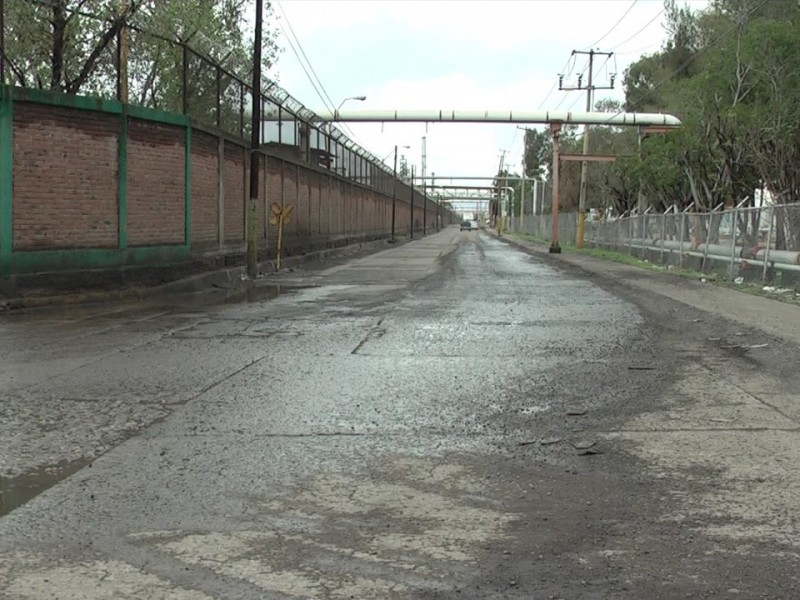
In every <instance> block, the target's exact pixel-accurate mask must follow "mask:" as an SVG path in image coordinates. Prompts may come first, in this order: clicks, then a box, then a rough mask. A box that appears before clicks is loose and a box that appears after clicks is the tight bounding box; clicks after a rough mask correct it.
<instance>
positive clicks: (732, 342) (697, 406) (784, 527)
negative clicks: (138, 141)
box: [0, 228, 800, 600]
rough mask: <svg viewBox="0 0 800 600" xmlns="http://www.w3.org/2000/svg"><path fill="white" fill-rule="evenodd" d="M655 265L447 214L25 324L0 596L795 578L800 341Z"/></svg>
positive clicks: (427, 591) (756, 593)
mask: <svg viewBox="0 0 800 600" xmlns="http://www.w3.org/2000/svg"><path fill="white" fill-rule="evenodd" d="M648 277H651V278H652V277H654V275H653V274H649V273H641V274H640V275H637V274H636V273H635V272H633V271H625V273H624V274H623V275H621V276H619V277H616V278H614V279H613V280H612V279H606V278H600V277H596V276H590V275H587V274H586V273H585V272H582V271H578V270H576V269H575V268H574V267H572V266H570V265H568V264H566V263H558V262H548V260H547V259H546V258H542V257H538V256H531V255H530V254H527V253H525V252H523V251H520V250H519V249H517V248H515V247H512V246H509V245H508V244H506V243H505V242H504V241H502V240H499V239H497V238H495V237H493V236H490V235H488V234H486V233H485V232H459V231H458V229H457V228H449V229H447V230H445V231H443V232H441V233H438V234H435V235H432V236H429V237H427V238H424V239H422V240H417V241H414V242H412V243H409V244H405V245H403V246H400V247H397V248H391V249H389V250H387V251H385V252H381V253H378V254H376V255H373V256H369V257H363V258H358V259H353V260H348V261H344V262H341V263H340V264H336V265H334V266H331V267H328V268H324V269H323V268H320V269H317V270H307V271H302V272H301V271H296V272H292V273H284V274H281V275H279V276H276V277H270V278H267V279H266V280H264V281H261V282H259V289H258V290H254V291H252V292H251V293H250V294H249V297H248V298H246V299H244V301H235V302H234V301H232V300H231V299H229V300H228V301H227V302H223V301H220V302H214V299H215V297H217V296H218V297H219V299H222V298H223V297H225V296H226V295H227V292H226V291H225V290H218V291H217V294H216V296H215V295H214V294H211V295H208V294H205V295H200V296H191V297H189V296H187V297H175V298H171V299H169V300H161V301H154V302H148V303H139V304H133V303H131V304H117V305H113V306H102V307H100V306H98V307H87V308H82V309H77V308H76V309H64V310H60V311H50V312H44V311H37V312H30V313H25V314H11V315H6V316H5V317H3V319H2V321H1V322H0V332H2V335H1V336H0V340H1V341H0V351H2V355H3V357H4V360H3V363H2V365H0V378H1V380H2V382H3V385H2V390H3V391H2V402H0V469H1V470H0V475H2V477H3V478H2V479H0V482H2V485H3V492H4V494H3V510H4V512H6V513H7V514H5V516H2V517H0V598H9V599H14V600H17V599H27V598H65V599H66V598H76V599H77V598H81V599H95V598H96V599H101V598H102V599H105V598H168V599H174V600H178V599H181V600H183V599H203V600H205V599H210V598H219V599H223V598H224V599H227V598H276V599H292V598H330V599H339V598H357V599H366V598H387V599H394V598H397V599H401V598H419V599H425V598H475V599H479V598H480V599H483V598H537V599H538V598H570V599H572V598H654V599H657V598H683V597H691V598H700V597H709V598H720V597H741V598H790V597H798V595H800V591H798V588H800V582H798V573H800V568H798V567H800V565H798V562H799V561H798V556H800V555H799V554H798V552H800V530H798V522H797V513H796V508H797V506H798V500H800V475H798V474H797V473H796V471H797V469H796V465H795V463H796V460H797V456H798V449H799V448H798V430H799V429H800V426H799V425H798V421H799V420H800V396H799V395H798V389H800V388H798V385H797V384H798V374H797V372H796V371H797V370H796V358H795V357H796V356H797V347H796V346H795V345H794V343H793V342H792V341H790V340H788V339H784V338H781V337H780V336H778V335H774V334H768V333H765V332H762V331H760V330H758V329H756V328H748V329H746V330H742V328H741V325H740V324H739V323H737V322H734V321H727V320H725V319H724V318H722V317H721V316H719V315H715V314H714V306H713V305H712V306H708V307H707V309H708V310H706V311H703V310H700V309H698V308H696V307H695V306H690V305H689V304H684V303H681V302H680V301H679V300H680V288H679V287H675V286H673V288H671V289H674V290H677V291H676V292H675V293H674V295H673V296H674V297H666V296H664V295H658V294H656V293H653V292H651V291H649V289H648V283H647V282H648V279H647V278H648ZM626 280H627V281H626ZM659 285H667V284H665V283H663V282H661V283H660V284H659ZM744 301H746V298H745V299H744ZM797 324H800V320H798V321H797V322H795V323H792V322H789V323H787V324H786V326H787V329H791V328H792V327H793V326H794V325H797ZM765 344H766V345H765ZM42 490H43V491H42ZM40 491H41V493H38V495H36V493H37V492H40ZM29 497H31V498H30V499H29V500H28V498H29ZM26 500H27V501H26Z"/></svg>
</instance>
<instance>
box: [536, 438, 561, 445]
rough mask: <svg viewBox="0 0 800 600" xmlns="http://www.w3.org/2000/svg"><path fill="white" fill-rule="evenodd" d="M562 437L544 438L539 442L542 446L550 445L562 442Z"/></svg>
mask: <svg viewBox="0 0 800 600" xmlns="http://www.w3.org/2000/svg"><path fill="white" fill-rule="evenodd" d="M563 441H564V438H560V437H554V438H545V439H543V440H541V441H540V442H539V443H540V444H541V445H542V446H552V445H553V444H558V443H559V442H563Z"/></svg>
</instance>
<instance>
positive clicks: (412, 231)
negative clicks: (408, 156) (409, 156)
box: [411, 165, 414, 240]
mask: <svg viewBox="0 0 800 600" xmlns="http://www.w3.org/2000/svg"><path fill="white" fill-rule="evenodd" d="M411 239H412V240H413V239H414V165H411Z"/></svg>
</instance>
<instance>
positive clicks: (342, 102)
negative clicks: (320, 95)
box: [333, 96, 367, 117]
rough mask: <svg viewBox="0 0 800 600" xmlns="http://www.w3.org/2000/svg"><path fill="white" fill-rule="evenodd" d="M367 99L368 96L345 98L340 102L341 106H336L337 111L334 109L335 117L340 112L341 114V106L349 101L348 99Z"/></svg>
mask: <svg viewBox="0 0 800 600" xmlns="http://www.w3.org/2000/svg"><path fill="white" fill-rule="evenodd" d="M366 99H367V97H366V96H349V97H347V98H345V99H344V100H342V101H341V102H339V106H337V107H336V110H335V111H333V116H334V117H336V116H338V114H339V109H340V108H342V106H344V103H345V102H347V101H348V100H358V101H359V102H363V101H364V100H366Z"/></svg>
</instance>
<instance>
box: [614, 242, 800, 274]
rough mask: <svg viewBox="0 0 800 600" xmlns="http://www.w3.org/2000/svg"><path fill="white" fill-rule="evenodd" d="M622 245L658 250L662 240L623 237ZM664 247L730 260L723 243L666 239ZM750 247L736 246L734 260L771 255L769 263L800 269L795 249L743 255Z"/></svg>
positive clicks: (761, 250)
mask: <svg viewBox="0 0 800 600" xmlns="http://www.w3.org/2000/svg"><path fill="white" fill-rule="evenodd" d="M618 243H619V244H621V245H625V246H632V247H634V248H643V249H647V250H653V251H657V250H660V248H661V240H658V239H652V240H647V239H644V240H643V239H641V238H639V239H637V240H634V239H631V240H625V239H622V240H620V241H619V242H618ZM663 243H664V249H665V250H669V251H670V252H680V253H681V254H683V255H686V256H696V257H698V258H710V259H712V260H723V261H725V262H730V260H731V258H730V256H729V254H730V246H723V245H722V244H698V245H697V246H694V247H693V246H692V245H691V244H689V243H688V242H680V241H676V240H664V242H663ZM745 250H749V248H744V247H742V246H736V249H735V258H734V262H735V261H737V260H740V261H744V262H748V263H758V264H763V263H764V261H765V259H767V257H769V259H768V262H769V264H773V265H774V266H775V267H776V268H786V269H787V270H790V271H796V270H800V252H797V251H794V250H769V252H767V249H766V248H758V249H757V250H756V253H755V255H754V256H752V257H743V256H742V253H743V252H744V251H745Z"/></svg>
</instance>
